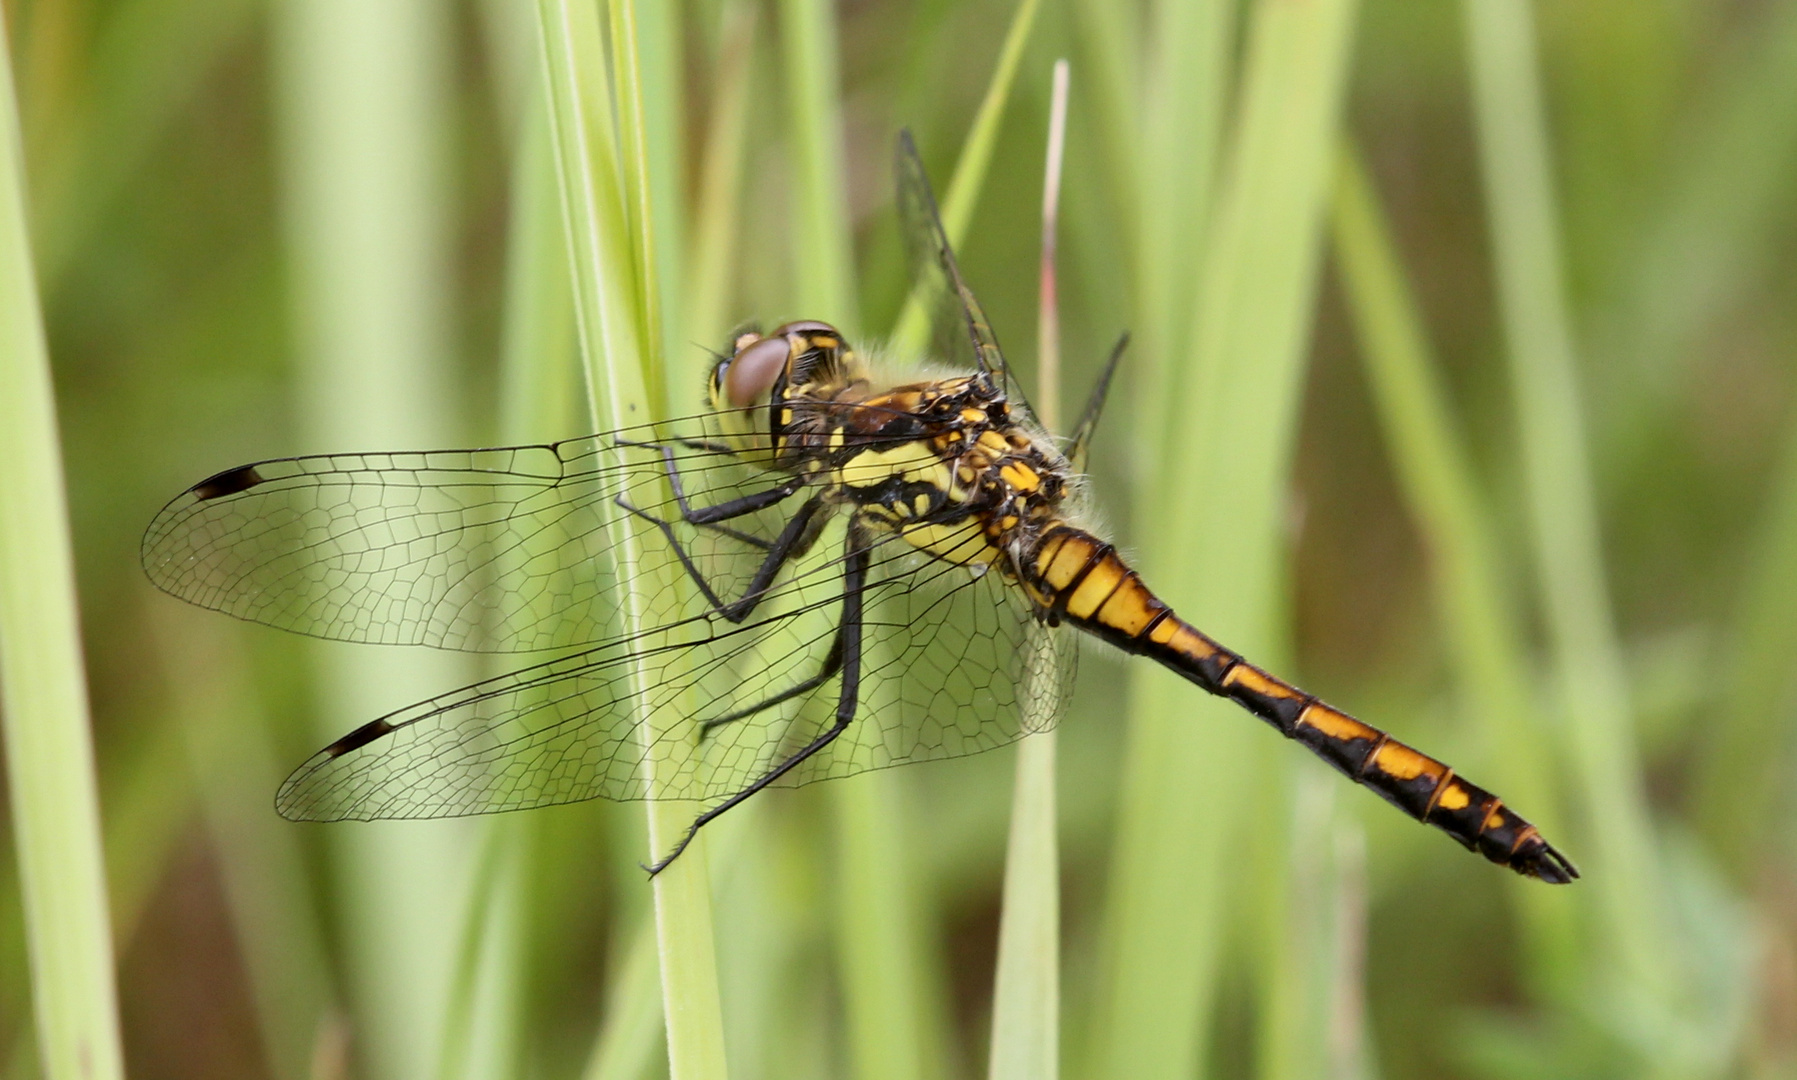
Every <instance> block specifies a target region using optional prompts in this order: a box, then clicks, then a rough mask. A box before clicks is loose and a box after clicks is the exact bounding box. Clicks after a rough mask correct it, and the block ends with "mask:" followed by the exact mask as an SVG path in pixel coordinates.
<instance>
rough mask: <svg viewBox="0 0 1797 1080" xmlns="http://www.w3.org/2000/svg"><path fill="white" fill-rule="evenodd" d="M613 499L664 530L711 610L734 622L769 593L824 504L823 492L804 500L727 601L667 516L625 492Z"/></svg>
mask: <svg viewBox="0 0 1797 1080" xmlns="http://www.w3.org/2000/svg"><path fill="white" fill-rule="evenodd" d="M747 497H749V496H745V498H747ZM612 501H613V502H616V503H617V504H618V505H619V506H620V507H622V508H623V509H625V510H628V511H630V512H631V513H632V514H635V515H636V516H637V517H640V518H642V519H643V520H644V521H647V522H649V523H650V524H652V525H654V526H655V527H656V528H658V529H660V530H661V534H662V536H663V537H664V538H665V539H666V540H667V542H668V546H669V547H671V548H673V549H674V557H675V558H677V559H679V560H680V565H681V566H684V567H685V568H686V572H687V575H688V576H689V577H691V578H692V579H693V583H694V584H695V585H697V586H698V587H699V592H700V593H702V594H703V595H704V596H705V599H706V601H707V602H708V603H710V604H711V608H712V610H713V611H715V612H717V613H718V614H719V615H721V616H723V617H724V618H726V619H728V620H729V621H731V622H733V623H739V622H742V621H743V620H744V619H746V618H748V617H749V615H750V613H751V612H753V611H754V610H755V608H756V605H758V604H760V603H761V601H762V599H763V598H764V597H765V596H766V595H767V590H768V586H770V585H772V584H773V582H774V575H776V574H778V573H779V572H780V567H782V566H784V565H786V560H787V559H790V558H791V557H792V553H793V549H794V548H795V547H796V546H797V545H798V544H799V541H800V540H801V539H802V538H803V537H804V536H805V534H806V530H807V529H808V527H809V526H810V524H811V519H812V518H814V517H816V516H817V512H818V511H819V510H820V509H822V508H823V505H824V500H823V496H822V495H814V496H812V497H811V498H809V499H807V500H805V505H803V506H801V507H799V512H798V513H796V514H794V515H793V516H792V519H791V520H790V521H788V522H787V523H786V527H785V528H784V529H781V530H780V535H779V536H777V537H775V538H774V542H773V543H772V544H771V545H769V547H768V549H767V557H766V558H764V559H762V560H761V565H760V566H758V567H756V568H755V575H754V576H753V577H751V578H750V579H749V584H748V587H747V588H745V589H744V590H743V594H742V595H741V596H739V597H737V598H736V599H735V600H732V601H728V602H726V601H725V600H724V599H723V598H722V597H720V596H718V594H717V592H716V591H715V590H714V589H712V587H711V583H710V582H709V581H706V580H705V575H704V574H702V573H700V572H699V567H698V565H697V564H695V563H694V562H693V558H692V556H691V555H690V554H688V553H687V550H686V545H684V544H682V543H681V542H680V538H679V537H678V536H675V535H674V526H673V524H672V523H671V522H669V521H668V520H666V519H665V518H659V517H656V516H655V515H654V514H651V513H649V512H648V511H646V510H639V509H637V508H636V507H634V506H632V505H631V504H630V503H628V502H626V501H625V499H624V496H622V495H619V496H618V497H617V498H615V499H614V500H612Z"/></svg>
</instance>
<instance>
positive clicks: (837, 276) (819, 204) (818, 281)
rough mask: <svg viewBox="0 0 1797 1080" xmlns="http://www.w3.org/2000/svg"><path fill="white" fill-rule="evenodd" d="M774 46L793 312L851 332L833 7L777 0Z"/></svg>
mask: <svg viewBox="0 0 1797 1080" xmlns="http://www.w3.org/2000/svg"><path fill="white" fill-rule="evenodd" d="M780 39H781V40H780V48H781V52H782V53H783V54H784V56H785V58H786V63H785V65H784V66H783V68H782V71H783V73H784V75H785V82H786V97H787V110H788V113H789V119H788V121H787V134H788V138H790V139H791V140H792V144H793V152H794V157H795V171H796V173H797V175H796V176H794V178H793V181H794V182H793V191H792V197H793V202H792V211H793V226H794V228H793V233H792V235H794V236H802V237H804V238H805V241H804V244H805V246H804V251H803V253H802V257H800V258H798V259H797V260H796V264H797V269H798V275H799V276H798V281H797V293H798V295H797V296H795V297H794V299H795V300H796V301H797V302H798V303H799V304H801V305H803V306H804V308H805V310H803V311H795V312H791V313H790V314H791V315H793V317H795V318H808V319H824V320H827V321H829V322H833V323H835V324H836V325H837V326H839V327H841V328H842V329H843V331H844V332H846V333H848V334H850V335H851V336H852V335H854V334H856V333H857V332H858V331H859V330H860V329H861V327H860V325H859V324H860V320H861V316H860V302H859V297H858V296H857V295H856V289H855V285H854V281H855V256H854V252H853V251H852V250H851V247H850V245H851V242H852V239H853V237H854V230H853V229H852V228H850V219H849V204H848V190H847V184H846V182H845V179H844V172H843V167H844V162H845V161H846V157H845V151H844V149H843V131H842V101H841V89H840V86H841V76H840V74H839V60H838V58H837V52H838V50H837V42H836V26H835V21H834V16H833V13H832V8H831V6H830V5H829V4H826V3H823V2H822V0H781V3H780Z"/></svg>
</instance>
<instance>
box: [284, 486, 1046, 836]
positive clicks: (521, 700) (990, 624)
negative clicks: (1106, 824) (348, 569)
mask: <svg viewBox="0 0 1797 1080" xmlns="http://www.w3.org/2000/svg"><path fill="white" fill-rule="evenodd" d="M842 538H843V529H842V524H841V522H840V521H838V522H837V523H836V525H834V526H833V527H832V528H830V529H829V530H827V531H826V532H825V534H824V538H823V544H821V545H820V551H819V552H818V553H817V554H814V555H813V556H810V557H808V558H807V559H806V560H805V561H804V562H803V564H802V565H801V566H799V567H797V568H796V569H795V572H794V575H793V578H792V581H791V583H790V585H789V586H788V587H787V588H785V589H783V590H781V591H780V593H779V595H778V597H777V598H776V599H774V600H773V601H771V602H770V604H769V606H768V607H767V608H766V609H765V610H764V611H763V612H761V613H758V615H757V616H756V617H755V618H753V619H751V620H749V621H748V622H746V623H745V624H744V625H741V626H730V625H729V624H723V623H718V624H712V623H706V622H693V623H688V624H686V625H685V626H683V627H680V628H678V629H676V630H674V631H663V632H659V633H655V634H650V635H645V636H643V637H641V638H638V639H635V640H631V641H619V642H616V643H613V644H611V645H608V646H605V647H601V648H598V649H592V650H588V651H586V652H583V653H579V654H576V655H573V656H569V657H564V658H561V659H558V660H554V661H550V662H548V663H545V664H540V665H537V666H535V667H531V668H526V669H524V670H522V671H518V672H514V673H512V674H510V675H505V676H501V677H499V678H496V679H490V680H487V681H485V682H481V683H477V684H475V685H473V686H469V687H466V688H464V689H462V690H459V691H456V692H454V693H451V694H446V695H443V696H442V697H438V698H434V699H432V700H430V701H425V702H421V703H419V704H418V705H415V706H413V707H411V708H409V709H405V710H402V711H400V712H398V713H395V714H393V715H391V716H388V717H384V718H382V719H381V720H377V721H375V722H374V723H372V724H370V725H367V726H366V727H364V728H362V729H360V730H359V731H357V732H354V733H352V734H351V735H349V736H347V737H345V738H344V739H342V740H340V741H339V742H338V743H337V744H335V745H333V746H332V747H329V748H327V749H326V750H324V751H321V752H320V753H319V754H317V755H315V756H314V757H313V758H312V760H310V761H308V762H307V763H306V764H305V765H303V766H301V768H300V769H299V770H297V771H296V772H295V773H294V774H293V776H292V777H290V778H289V779H288V781H287V783H286V784H285V785H283V787H282V789H281V793H280V796H279V798H278V800H277V805H278V806H279V808H280V810H281V812H282V813H283V814H285V815H287V816H288V817H292V818H300V819H316V820H338V819H343V818H364V819H365V818H419V817H446V816H457V815H464V814H478V813H487V812H491V811H498V810H512V809H523V808H526V807H532V806H543V805H549V804H553V803H563V802H574V801H579V800H582V799H590V798H596V797H603V798H608V799H621V800H628V799H641V798H650V797H654V798H693V799H706V800H715V799H720V798H723V797H725V796H728V795H730V794H733V793H735V792H738V791H741V790H742V789H744V788H746V787H747V786H748V785H749V784H751V783H753V782H754V781H755V780H756V779H758V778H760V777H762V776H765V775H766V774H768V773H769V772H770V771H771V770H772V769H773V768H774V767H775V766H777V765H778V764H779V763H780V762H781V761H783V760H785V759H786V758H788V757H790V756H791V755H792V754H793V753H794V752H796V751H797V750H798V749H799V748H800V747H802V746H804V745H806V744H807V743H809V742H810V741H812V740H813V739H814V738H816V737H817V736H818V735H819V734H820V733H822V732H823V731H825V730H826V729H827V728H828V727H829V726H830V724H831V722H832V720H833V719H834V716H835V711H836V707H837V703H838V700H839V698H840V695H841V687H842V676H841V674H840V672H837V673H835V674H829V672H830V671H831V668H830V663H829V661H830V659H831V656H832V647H833V645H834V644H835V642H836V640H837V635H838V633H839V630H840V623H841V616H842V611H843V606H842V589H843V575H842V567H843V560H842V556H841V543H842ZM870 562H871V568H870V572H869V576H868V584H867V586H866V591H865V594H864V606H865V620H866V622H865V641H866V646H865V652H864V655H863V665H862V667H863V671H862V677H861V682H860V690H859V694H858V698H857V704H858V710H857V716H856V719H855V722H854V724H853V725H852V726H851V727H850V728H849V730H848V731H847V732H846V733H845V734H844V735H843V736H842V737H841V738H840V739H839V740H838V741H837V742H836V743H834V744H833V745H831V746H830V747H829V748H828V749H826V750H825V751H823V752H822V753H819V754H818V755H816V756H815V757H813V758H811V759H810V760H809V761H808V762H806V763H805V764H804V765H802V766H800V767H799V768H797V769H795V770H794V771H793V772H791V773H789V774H788V775H787V776H786V777H785V778H783V780H782V783H784V784H802V783H806V782H809V781H812V780H818V779H824V778H828V777H837V776H847V775H850V774H852V773H857V772H861V771H864V770H866V769H871V768H879V767H882V766H886V765H896V764H903V763H907V762H912V761H925V760H932V759H937V758H947V757H957V756H960V755H964V754H971V753H976V752H979V751H981V750H986V749H989V748H991V747H994V746H998V745H1000V744H1003V743H1006V742H1009V741H1011V740H1013V739H1015V738H1017V737H1019V736H1021V735H1024V734H1028V733H1030V732H1032V731H1037V730H1043V729H1045V728H1047V727H1049V726H1050V725H1052V724H1053V723H1054V720H1055V718H1056V717H1058V715H1059V714H1060V705H1061V702H1062V700H1063V698H1064V696H1065V694H1066V693H1067V691H1068V690H1069V688H1070V686H1071V679H1072V674H1073V652H1072V643H1071V641H1070V640H1069V636H1068V634H1067V633H1066V631H1064V630H1060V629H1055V628H1051V627H1049V626H1047V625H1045V624H1043V623H1041V622H1039V621H1038V620H1037V619H1036V618H1035V617H1034V615H1033V614H1032V612H1031V611H1030V608H1029V604H1028V603H1027V601H1026V599H1025V598H1024V597H1023V596H1022V595H1021V594H1020V593H1019V591H1018V590H1017V589H1016V587H1015V586H1014V584H1012V583H1010V582H1009V581H1008V580H1006V579H1005V578H1004V577H1003V576H1002V575H1001V574H999V573H997V572H989V573H986V574H984V575H983V576H977V575H975V574H974V573H972V572H971V571H969V570H968V569H967V568H965V567H961V566H954V565H950V564H948V563H944V562H940V561H936V560H932V559H928V558H926V557H924V556H921V555H919V554H917V553H916V551H915V550H914V549H912V548H911V547H910V546H909V545H907V544H905V543H904V542H903V541H902V540H898V539H897V538H893V537H888V538H886V539H885V540H884V541H883V542H881V543H880V544H878V546H876V547H875V548H874V550H873V551H872V553H871V556H870ZM820 676H827V677H820ZM758 706H759V707H758ZM744 714H746V715H744ZM729 717H735V718H734V719H727V718H729ZM708 721H711V722H713V723H707V722H708ZM717 721H723V722H722V723H717Z"/></svg>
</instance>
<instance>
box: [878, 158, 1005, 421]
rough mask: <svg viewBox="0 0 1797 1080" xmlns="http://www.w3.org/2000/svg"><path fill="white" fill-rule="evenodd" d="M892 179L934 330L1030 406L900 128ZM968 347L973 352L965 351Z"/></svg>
mask: <svg viewBox="0 0 1797 1080" xmlns="http://www.w3.org/2000/svg"><path fill="white" fill-rule="evenodd" d="M893 173H894V182H895V185H896V187H897V191H898V205H899V216H900V219H901V225H902V227H903V229H904V232H905V243H906V245H907V247H908V249H909V251H910V255H911V272H912V274H913V276H914V278H915V279H916V281H917V282H918V284H919V286H920V287H921V288H923V289H925V290H926V292H928V293H929V294H930V295H931V296H932V297H933V298H934V299H935V302H934V303H933V304H932V309H933V310H934V311H935V312H936V317H935V320H934V321H935V329H936V330H937V331H938V332H939V333H940V332H941V331H943V330H945V329H951V328H952V333H949V334H944V335H942V336H943V337H944V339H945V340H949V341H952V340H955V339H957V338H958V339H959V341H960V342H961V343H962V344H961V345H959V346H958V347H954V348H953V350H952V351H950V352H948V357H949V358H950V359H953V358H955V357H963V356H965V357H967V359H968V360H969V361H970V362H971V363H972V365H973V366H975V367H977V368H979V369H981V370H983V371H988V372H991V374H992V377H993V378H994V379H996V380H997V381H998V385H999V388H1000V389H1001V390H1003V391H1004V392H1005V396H1006V397H1008V398H1010V399H1011V400H1012V401H1013V402H1016V403H1017V404H1019V405H1022V406H1023V407H1024V408H1025V409H1026V410H1028V409H1029V401H1028V399H1027V398H1026V397H1025V396H1024V393H1023V387H1022V385H1021V384H1020V383H1019V382H1018V381H1017V380H1016V379H1013V378H1012V377H1011V369H1010V365H1009V364H1008V363H1007V362H1006V361H1005V354H1004V350H1002V349H1000V348H999V346H998V335H997V334H995V333H994V332H993V330H992V324H991V322H990V321H989V320H987V318H986V312H985V310H984V309H982V308H981V307H980V302H979V300H978V298H976V297H975V296H974V295H973V290H972V289H969V288H968V287H967V283H966V282H965V281H963V280H962V279H961V268H960V265H959V264H958V263H957V262H956V261H955V249H954V246H953V245H952V244H950V243H949V239H948V231H947V230H946V229H944V228H943V227H942V215H941V213H940V212H938V209H937V206H936V195H935V192H934V191H933V190H932V189H931V187H930V178H929V176H928V174H926V173H925V172H924V168H923V161H922V160H921V159H920V158H919V157H918V156H917V144H916V143H915V142H913V141H912V139H911V132H910V131H909V130H904V131H900V132H899V137H898V147H897V151H896V153H895V155H894V158H893ZM969 349H971V355H969ZM1032 415H1033V413H1032Z"/></svg>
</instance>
